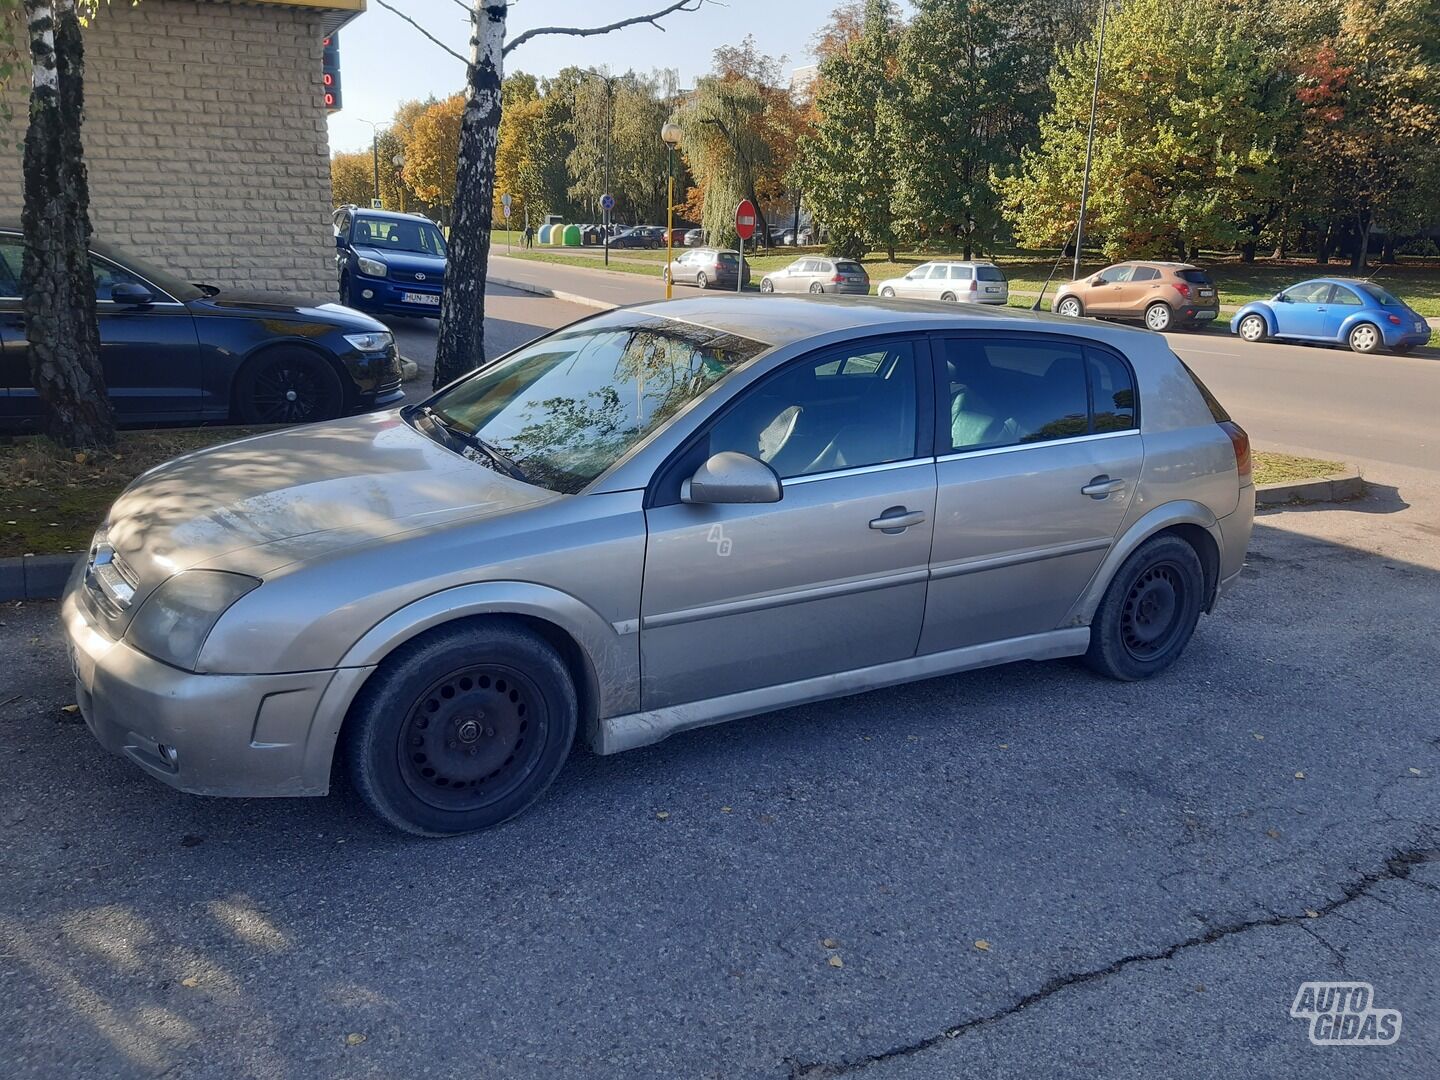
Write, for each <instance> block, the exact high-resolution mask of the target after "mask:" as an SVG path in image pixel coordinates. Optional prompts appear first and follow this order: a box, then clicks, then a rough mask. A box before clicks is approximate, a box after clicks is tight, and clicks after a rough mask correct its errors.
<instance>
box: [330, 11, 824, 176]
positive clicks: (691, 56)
mask: <svg viewBox="0 0 1440 1080" xmlns="http://www.w3.org/2000/svg"><path fill="white" fill-rule="evenodd" d="M390 2H391V3H392V4H393V5H394V6H395V7H397V8H399V9H400V10H402V11H404V12H405V13H406V14H408V15H410V16H411V17H412V18H413V19H415V20H416V21H417V22H419V23H420V24H421V25H423V26H424V27H425V28H426V29H427V30H429V31H430V32H431V33H432V34H434V35H435V36H436V37H438V38H440V39H441V40H442V41H445V42H446V43H447V44H449V45H450V46H451V47H452V48H454V49H455V51H457V52H459V53H461V54H462V55H463V54H464V53H465V51H466V42H467V41H468V40H469V35H468V33H467V30H468V27H467V25H466V20H465V13H464V12H463V11H462V10H460V8H459V7H458V6H457V5H456V3H455V0H390ZM665 4H666V0H515V2H514V3H512V4H511V6H510V20H509V28H508V29H509V36H510V37H512V38H514V37H515V36H517V35H518V34H520V33H522V32H523V31H525V30H528V29H530V28H531V27H533V26H595V25H597V24H604V23H609V22H614V21H616V20H618V19H623V18H627V17H629V16H632V15H642V14H646V13H648V12H651V11H654V10H656V9H657V8H660V7H664V6H665ZM834 7H835V0H724V3H723V4H721V3H717V2H715V0H707V2H706V3H705V4H704V5H702V7H701V9H700V10H699V11H695V12H678V13H676V14H674V15H670V16H668V17H667V18H666V19H665V20H664V21H663V23H662V24H661V25H663V26H664V27H665V28H666V29H665V32H663V33H662V32H661V31H659V30H657V29H655V28H654V27H652V26H648V25H639V26H632V27H627V28H626V29H624V30H618V31H616V32H614V33H612V34H606V35H603V36H596V37H585V38H582V37H568V36H546V37H540V38H535V39H533V40H531V41H529V42H526V43H525V44H524V45H522V46H520V48H518V49H516V50H515V51H514V52H512V53H511V54H510V55H509V56H508V57H506V60H505V67H506V71H507V72H511V71H528V72H530V73H531V74H533V75H553V74H555V73H556V72H557V71H559V70H560V69H561V68H563V67H566V66H568V65H571V64H574V65H576V66H578V67H595V68H604V67H609V68H610V69H611V70H613V71H624V70H626V69H627V68H634V69H635V70H637V71H650V70H651V69H653V68H675V69H677V70H678V71H679V73H680V85H681V86H689V85H691V84H693V82H694V80H695V78H696V77H697V76H699V75H703V74H704V73H705V72H706V71H708V70H709V68H710V58H711V53H712V52H713V51H714V50H715V48H716V47H717V46H719V45H727V44H738V43H739V42H740V41H741V40H742V39H743V38H744V37H745V35H746V34H747V33H750V34H754V35H755V43H756V45H757V46H758V47H759V48H760V50H761V51H762V52H765V53H769V54H770V55H772V56H781V55H784V56H786V57H788V59H787V60H786V63H785V70H786V71H788V70H789V69H790V68H794V67H800V66H802V65H805V64H809V63H812V62H813V57H811V55H810V38H811V36H812V35H813V34H814V33H815V31H816V30H817V29H819V27H820V26H821V24H823V23H824V22H825V20H826V19H827V18H828V17H829V15H830V12H831V11H832V10H833V9H834ZM464 81H465V67H464V65H463V64H462V63H460V61H459V60H456V59H455V58H454V57H452V56H450V55H449V54H448V53H446V52H445V51H444V50H443V49H441V48H439V47H438V46H436V45H434V44H432V43H431V42H429V41H426V40H425V38H424V37H422V36H421V35H420V33H418V32H417V31H416V30H415V29H414V28H413V27H411V26H409V25H407V24H406V23H405V22H404V21H403V20H402V19H400V18H399V17H398V16H396V15H393V14H391V13H390V12H388V11H386V10H385V9H384V8H382V7H380V6H379V5H378V4H376V3H375V2H374V0H371V2H370V5H369V10H368V11H366V12H365V13H364V14H362V15H360V16H359V17H358V18H356V19H355V20H354V21H353V22H351V23H350V24H349V25H348V26H346V27H345V29H344V30H342V31H341V32H340V86H341V92H342V100H341V103H342V105H343V106H344V108H343V109H342V110H341V111H340V112H339V113H332V114H331V116H330V149H331V151H332V152H333V151H338V150H359V149H364V148H368V147H369V145H370V130H371V129H370V126H369V125H368V124H365V123H363V122H362V121H363V120H373V121H375V122H377V123H379V124H381V125H382V126H383V125H384V124H385V123H386V122H387V121H388V120H389V119H390V117H391V116H392V115H393V114H394V112H395V106H396V105H398V104H399V103H400V102H402V101H408V100H410V99H412V98H422V99H423V98H426V97H429V96H430V95H431V94H433V95H435V96H436V97H445V96H446V95H449V94H453V93H455V92H456V91H457V90H460V89H461V88H462V87H463V85H464Z"/></svg>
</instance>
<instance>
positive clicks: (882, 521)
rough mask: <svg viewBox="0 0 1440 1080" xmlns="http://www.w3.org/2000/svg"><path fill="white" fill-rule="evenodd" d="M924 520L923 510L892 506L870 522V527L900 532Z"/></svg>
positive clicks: (886, 531) (885, 531) (884, 531)
mask: <svg viewBox="0 0 1440 1080" xmlns="http://www.w3.org/2000/svg"><path fill="white" fill-rule="evenodd" d="M924 520H925V511H924V510H906V509H905V507H903V506H892V507H890V509H888V510H886V511H885V512H884V513H883V514H881V515H880V516H879V517H877V518H876V519H875V520H874V521H872V522H870V528H872V529H879V530H880V531H881V532H883V533H901V532H904V531H905V530H906V529H908V528H909V527H910V526H911V525H919V524H920V523H921V522H922V521H924Z"/></svg>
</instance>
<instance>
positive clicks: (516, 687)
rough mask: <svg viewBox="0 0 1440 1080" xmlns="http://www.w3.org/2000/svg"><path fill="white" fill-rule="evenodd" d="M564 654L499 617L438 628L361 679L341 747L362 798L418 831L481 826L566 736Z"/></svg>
mask: <svg viewBox="0 0 1440 1080" xmlns="http://www.w3.org/2000/svg"><path fill="white" fill-rule="evenodd" d="M578 716H579V708H578V703H577V699H576V695H575V686H574V684H573V682H572V681H571V679H570V674H569V672H568V671H567V670H566V668H565V664H564V661H562V660H561V659H560V656H559V655H558V654H557V653H556V652H555V650H554V649H553V648H551V647H550V645H549V644H547V643H546V642H545V641H544V640H542V639H541V638H539V637H537V636H535V635H533V634H531V633H530V632H529V631H527V630H525V629H523V628H522V627H520V626H517V625H515V624H514V623H511V622H508V621H497V622H495V623H490V624H482V625H476V624H463V623H462V624H456V625H453V626H448V627H441V628H440V629H438V630H435V631H432V632H430V633H428V634H424V635H422V636H421V637H419V638H416V639H415V640H414V641H411V642H407V643H406V644H404V645H402V646H400V648H399V649H397V650H396V651H395V652H394V653H393V654H392V655H391V656H390V657H389V658H388V659H387V660H386V661H385V663H384V664H382V665H381V667H380V669H379V671H377V672H376V673H375V674H374V675H373V676H371V678H370V681H369V682H367V683H366V684H365V687H364V689H363V690H362V691H361V693H360V696H359V697H358V698H357V699H356V701H355V705H354V706H353V707H352V709H351V711H350V716H349V718H348V719H347V720H346V724H345V730H344V735H343V739H342V742H343V746H342V753H343V755H344V759H345V765H346V768H347V770H348V772H349V775H350V778H351V780H352V782H353V783H354V785H355V788H356V790H357V791H358V792H359V794H360V797H361V798H362V799H363V800H364V801H365V803H366V805H367V806H369V808H370V809H371V810H372V811H373V812H374V813H375V814H376V815H377V816H378V817H380V818H381V819H382V820H383V821H385V822H387V823H388V824H390V825H393V826H394V827H395V828H397V829H401V830H403V831H405V832H409V833H416V834H418V835H420V836H448V835H453V834H455V833H465V832H474V831H475V830H477V829H487V828H489V827H491V826H492V825H498V824H500V823H501V822H502V821H506V820H508V819H509V818H512V817H514V816H515V815H516V814H518V813H520V812H521V811H522V810H525V809H526V808H527V807H529V806H530V805H531V804H532V803H534V802H535V800H536V799H538V798H539V797H540V796H541V795H542V794H543V793H544V792H545V789H546V788H548V787H549V786H550V784H551V782H552V781H553V780H554V779H555V777H556V775H558V774H559V772H560V769H561V767H562V766H563V765H564V764H565V759H566V757H567V756H568V755H569V753H570V747H571V744H572V743H573V742H574V741H575V729H576V726H577V719H578Z"/></svg>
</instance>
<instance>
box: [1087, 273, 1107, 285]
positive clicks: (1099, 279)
mask: <svg viewBox="0 0 1440 1080" xmlns="http://www.w3.org/2000/svg"><path fill="white" fill-rule="evenodd" d="M1090 284H1091V285H1105V284H1107V282H1106V281H1105V278H1104V277H1103V276H1102V275H1100V274H1096V275H1095V276H1094V277H1093V278H1091V279H1090Z"/></svg>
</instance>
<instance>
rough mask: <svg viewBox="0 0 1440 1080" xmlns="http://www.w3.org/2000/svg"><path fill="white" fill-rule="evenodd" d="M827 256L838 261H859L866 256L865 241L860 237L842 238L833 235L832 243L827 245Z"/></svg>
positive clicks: (831, 236)
mask: <svg viewBox="0 0 1440 1080" xmlns="http://www.w3.org/2000/svg"><path fill="white" fill-rule="evenodd" d="M825 254H826V255H830V256H832V257H833V258H836V259H856V260H859V259H862V258H864V256H865V241H864V239H863V238H862V237H859V236H840V235H839V234H836V233H831V234H830V242H829V243H828V244H826V245H825Z"/></svg>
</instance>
